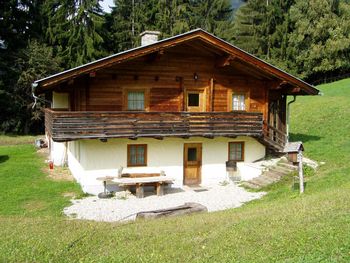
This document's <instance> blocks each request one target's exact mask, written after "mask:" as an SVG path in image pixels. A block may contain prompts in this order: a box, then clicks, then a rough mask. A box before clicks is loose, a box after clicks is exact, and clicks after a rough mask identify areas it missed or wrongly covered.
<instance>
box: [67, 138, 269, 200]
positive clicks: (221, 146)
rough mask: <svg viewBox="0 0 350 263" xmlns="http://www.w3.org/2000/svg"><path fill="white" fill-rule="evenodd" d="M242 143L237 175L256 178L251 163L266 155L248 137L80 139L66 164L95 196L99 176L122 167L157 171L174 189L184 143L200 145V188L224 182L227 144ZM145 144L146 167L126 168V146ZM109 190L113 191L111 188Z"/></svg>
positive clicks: (71, 145)
mask: <svg viewBox="0 0 350 263" xmlns="http://www.w3.org/2000/svg"><path fill="white" fill-rule="evenodd" d="M234 141H244V142H245V151H244V153H245V156H244V159H245V161H244V162H240V163H238V174H239V175H240V176H241V177H242V180H248V179H250V178H253V177H256V176H259V175H260V173H261V171H260V170H259V169H256V168H254V167H253V166H251V165H250V163H252V162H254V161H256V160H258V159H261V158H263V157H264V156H265V147H264V146H263V145H262V144H260V143H259V142H258V141H256V140H255V139H253V138H250V137H238V138H236V139H229V138H215V139H205V138H190V139H180V138H167V139H164V140H156V139H147V138H145V139H138V140H136V141H132V140H128V139H109V140H108V141H107V142H101V141H99V140H80V141H75V142H70V143H69V147H68V164H69V167H70V170H71V171H72V173H73V175H74V177H75V178H76V179H77V180H78V182H79V183H80V184H81V185H82V188H83V191H84V192H87V193H90V194H97V193H99V192H101V191H102V190H103V187H102V182H101V181H98V180H96V178H97V177H102V176H116V175H117V173H118V169H119V168H120V167H121V166H122V167H124V168H123V172H146V173H147V172H160V171H164V172H165V173H166V175H168V176H170V177H172V178H174V179H175V184H174V186H175V187H181V186H182V185H183V148H184V144H185V143H202V180H201V184H202V185H211V184H217V183H219V182H221V181H224V180H226V179H227V172H226V165H225V163H226V161H227V158H228V143H229V142H234ZM128 144H147V167H132V168H131V167H127V145H128ZM110 187H111V188H110V190H116V188H115V187H113V186H110Z"/></svg>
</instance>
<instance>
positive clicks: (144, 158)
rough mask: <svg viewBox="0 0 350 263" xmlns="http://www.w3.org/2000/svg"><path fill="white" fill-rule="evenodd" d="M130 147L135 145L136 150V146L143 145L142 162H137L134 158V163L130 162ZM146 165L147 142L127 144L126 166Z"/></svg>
mask: <svg viewBox="0 0 350 263" xmlns="http://www.w3.org/2000/svg"><path fill="white" fill-rule="evenodd" d="M131 147H136V152H137V148H138V147H144V156H143V161H144V162H143V163H138V160H137V158H136V164H133V163H131V155H130V149H131ZM141 166H147V144H128V145H127V167H141Z"/></svg>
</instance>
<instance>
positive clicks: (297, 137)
mask: <svg viewBox="0 0 350 263" xmlns="http://www.w3.org/2000/svg"><path fill="white" fill-rule="evenodd" d="M321 138H322V137H320V136H316V135H310V134H302V133H292V132H291V133H290V134H289V141H291V142H295V141H302V142H303V143H304V142H309V141H318V140H320V139H321Z"/></svg>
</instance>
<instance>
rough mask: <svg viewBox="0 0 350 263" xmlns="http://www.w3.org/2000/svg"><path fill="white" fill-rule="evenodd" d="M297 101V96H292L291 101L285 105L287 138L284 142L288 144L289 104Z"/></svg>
mask: <svg viewBox="0 0 350 263" xmlns="http://www.w3.org/2000/svg"><path fill="white" fill-rule="evenodd" d="M296 100H297V96H296V95H294V96H293V100H291V101H290V102H288V104H287V125H286V126H287V138H286V142H289V120H290V104H292V103H294V102H295V101H296Z"/></svg>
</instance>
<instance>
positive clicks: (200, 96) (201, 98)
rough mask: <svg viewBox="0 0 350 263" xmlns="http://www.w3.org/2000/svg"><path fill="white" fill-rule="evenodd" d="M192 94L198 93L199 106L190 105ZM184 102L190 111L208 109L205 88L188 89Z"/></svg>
mask: <svg viewBox="0 0 350 263" xmlns="http://www.w3.org/2000/svg"><path fill="white" fill-rule="evenodd" d="M190 94H198V102H199V105H198V106H189V105H188V104H189V95H190ZM184 96H185V98H184V100H185V101H184V103H185V107H186V111H189V112H191V111H192V112H204V111H206V104H207V102H206V94H205V90H204V89H188V90H186V91H185V92H184Z"/></svg>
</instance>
